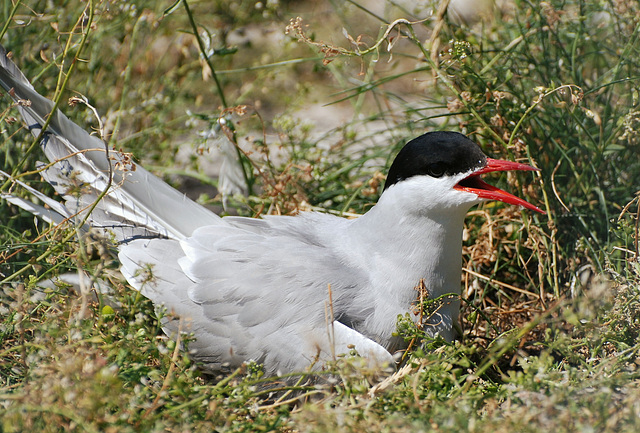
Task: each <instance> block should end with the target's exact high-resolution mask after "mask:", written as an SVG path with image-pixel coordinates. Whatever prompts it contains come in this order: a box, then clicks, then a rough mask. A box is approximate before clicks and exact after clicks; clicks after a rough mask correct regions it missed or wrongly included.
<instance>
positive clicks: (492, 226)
mask: <svg viewBox="0 0 640 433" xmlns="http://www.w3.org/2000/svg"><path fill="white" fill-rule="evenodd" d="M294 3H295V2H292V3H291V4H289V2H280V3H278V2H262V3H261V5H262V6H261V7H259V6H256V4H255V2H226V1H214V2H207V3H206V4H205V3H204V2H196V1H190V2H189V3H188V5H189V9H186V8H185V7H184V4H182V3H176V4H175V5H174V6H175V7H174V8H171V9H167V8H168V7H169V6H170V5H168V4H164V5H158V4H157V3H156V2H145V1H136V2H94V3H86V2H68V3H67V4H66V5H65V6H64V7H59V6H55V7H54V6H53V5H50V4H49V3H47V2H39V1H33V2H28V3H26V2H25V4H19V5H18V6H17V7H16V8H13V7H12V6H11V4H9V2H5V4H4V5H3V6H2V7H1V8H0V17H1V21H0V22H1V23H2V24H3V25H4V24H5V23H6V24H7V25H6V26H5V27H4V28H5V30H4V37H3V39H2V43H3V44H4V45H5V46H6V47H7V48H8V49H9V50H11V51H12V52H13V58H14V61H15V62H16V63H17V64H18V65H19V66H20V68H21V69H22V70H23V71H24V72H25V74H26V75H27V77H29V78H30V79H31V80H32V81H33V83H34V86H35V87H36V89H37V90H38V91H40V92H41V93H42V94H44V95H46V96H47V97H49V98H51V99H56V98H58V99H59V100H60V107H61V109H62V110H63V111H64V112H65V113H66V114H67V115H68V116H69V117H71V118H72V119H74V120H75V121H76V122H78V123H79V124H80V125H81V126H82V127H84V128H86V129H88V130H89V129H91V128H95V127H96V126H97V122H96V119H95V117H94V115H93V113H92V112H91V111H90V110H88V109H86V108H85V107H83V106H82V105H77V106H75V107H69V106H67V104H66V101H67V99H68V98H69V97H71V96H75V94H76V92H79V93H81V94H83V95H85V96H86V97H87V98H88V99H89V102H90V103H91V105H93V106H95V107H96V109H97V111H98V113H100V115H102V116H103V119H102V121H103V123H104V125H105V128H106V132H107V137H106V138H107V140H108V141H109V142H110V143H111V144H112V145H114V146H116V147H117V148H119V149H120V148H122V149H123V150H125V151H130V152H133V153H134V155H135V156H136V157H137V158H139V160H140V163H141V164H143V165H144V166H146V167H148V168H149V167H152V169H153V171H154V172H156V173H158V174H159V175H163V176H165V177H166V179H167V181H169V182H171V183H172V184H174V185H176V186H178V187H181V188H183V189H185V190H191V191H192V192H191V194H192V195H193V197H194V198H197V199H199V200H200V202H202V203H204V204H206V205H208V206H212V207H214V208H215V209H219V210H221V211H223V210H222V200H221V197H220V196H219V195H217V190H216V186H217V180H216V179H213V178H211V177H210V176H211V175H212V174H215V173H216V169H215V167H214V168H212V167H211V163H210V162H208V161H207V155H208V154H209V152H210V151H212V152H213V151H215V148H216V146H218V145H219V141H216V140H231V141H235V144H237V145H238V147H239V149H240V150H241V152H240V155H241V159H242V161H243V167H244V170H245V173H246V180H247V181H248V182H249V185H250V187H251V191H252V194H251V195H250V196H249V197H230V198H229V200H228V203H227V208H226V210H225V211H226V212H229V213H239V214H242V215H252V216H253V215H261V214H266V213H284V214H289V213H295V212H296V211H298V210H309V209H314V210H320V209H322V210H324V211H328V212H333V213H336V214H343V215H351V214H359V213H363V212H365V211H366V210H367V209H368V208H369V207H370V206H371V204H372V203H373V202H375V200H376V198H377V197H378V195H379V193H380V191H381V188H382V185H383V175H382V173H383V172H384V170H385V167H386V166H388V163H389V161H390V158H392V157H393V155H394V152H395V151H396V150H398V149H399V148H400V147H401V146H402V145H403V144H404V143H405V142H406V141H407V140H408V139H409V138H412V137H414V136H417V135H419V134H421V133H422V132H424V131H425V130H434V129H449V130H459V131H462V132H465V133H466V134H468V135H470V136H471V137H472V138H473V139H474V140H475V141H477V142H478V143H479V144H481V145H482V147H483V149H484V150H485V152H487V153H488V154H490V155H491V156H493V157H504V158H509V159H517V160H523V161H525V162H529V163H531V164H534V165H535V166H537V167H539V168H540V169H541V171H540V174H539V175H533V174H528V175H526V176H525V175H522V176H511V175H509V176H507V175H505V176H503V177H502V178H499V179H492V182H493V183H494V184H502V186H503V187H505V188H507V189H509V190H510V191H512V192H514V193H516V194H517V195H519V196H523V197H525V198H526V199H527V200H529V201H531V202H533V203H535V204H537V205H539V206H540V207H541V208H543V209H544V210H545V211H547V215H545V216H541V215H532V214H531V213H529V212H523V211H521V210H520V209H514V208H513V207H510V206H506V205H504V204H501V203H497V204H496V203H492V204H486V205H484V206H481V207H479V208H478V209H474V210H472V212H471V213H470V215H469V217H468V219H467V227H466V230H465V240H464V246H463V248H464V266H463V267H464V271H463V282H462V296H463V315H462V316H463V321H462V328H463V331H464V335H463V337H462V339H461V340H460V341H458V342H455V343H453V344H446V343H444V342H441V341H432V342H427V343H425V344H424V345H423V344H415V345H413V346H412V347H414V348H415V350H413V352H412V354H411V356H410V357H408V359H407V360H406V362H405V364H404V365H403V367H402V368H401V369H400V370H399V372H398V374H396V375H395V376H393V377H392V378H391V379H390V380H388V381H386V382H383V384H382V385H378V386H377V387H376V386H374V387H372V385H374V383H375V382H376V379H375V378H374V377H372V376H371V375H370V372H367V371H366V369H364V368H362V366H361V365H358V364H357V361H349V360H339V361H337V362H336V363H335V365H331V366H330V368H329V371H328V372H330V373H331V374H330V375H329V374H327V377H324V380H321V381H320V383H317V384H313V383H309V382H308V381H307V379H308V378H307V377H306V375H305V374H304V373H305V372H300V374H301V375H299V376H296V377H294V378H286V379H282V380H279V381H277V382H276V383H269V381H270V379H268V378H264V377H263V376H262V374H261V371H260V368H259V366H255V365H249V366H247V368H245V369H241V370H238V371H235V372H229V373H227V374H224V375H220V376H218V377H210V376H208V375H207V374H205V373H203V372H202V371H201V370H200V369H198V367H197V365H194V364H193V363H192V362H191V360H190V359H189V357H188V341H182V342H180V343H181V344H176V343H175V342H174V341H171V340H169V339H167V338H165V337H164V336H163V334H162V332H161V329H160V325H159V322H158V319H157V318H156V313H155V312H154V310H153V307H152V306H151V305H150V303H149V302H148V301H147V300H145V299H144V298H143V297H141V296H140V295H138V294H137V292H135V291H133V290H131V289H130V288H128V287H127V285H126V283H125V282H124V281H123V280H122V278H121V277H119V275H118V273H117V267H118V266H117V263H116V261H115V259H114V255H113V254H112V251H111V246H110V245H109V243H108V242H103V241H96V240H95V239H92V238H90V237H89V238H80V239H77V237H75V236H74V233H73V232H72V231H71V230H72V228H68V227H67V228H64V229H52V228H50V227H48V226H47V225H46V224H43V223H42V222H37V221H34V218H33V217H32V216H30V215H28V214H27V213H25V212H23V211H20V210H18V209H16V208H15V207H13V206H9V205H8V204H7V203H5V202H3V203H2V206H1V207H0V220H1V221H2V225H1V227H0V244H1V246H0V278H1V279H2V280H4V281H3V283H2V294H1V295H0V319H1V324H0V343H1V344H0V418H1V419H2V421H1V422H2V424H1V425H0V428H1V429H2V430H3V431H176V432H177V431H214V430H217V431H268V430H278V431H317V432H330V431H345V432H346V431H354V432H355V431H385V430H388V431H398V432H403V431H407V432H409V431H412V432H413V431H426V430H430V429H432V430H434V431H451V432H458V431H467V430H472V431H479V432H484V431H486V432H502V431H505V432H511V431H532V432H534V431H547V430H554V431H580V430H582V429H587V430H589V431H611V432H618V431H629V432H632V431H637V430H638V427H639V426H638V419H640V411H639V410H638V406H637V403H636V402H637V400H638V398H639V397H640V392H639V391H638V379H639V378H640V375H639V374H638V368H639V367H638V366H639V365H640V361H639V359H640V358H639V357H638V348H639V347H640V346H638V344H637V339H638V336H639V335H640V313H639V311H640V304H639V297H640V295H639V292H638V287H639V285H640V275H639V274H640V268H639V267H638V262H637V254H638V244H637V239H638V222H637V217H638V201H637V192H636V191H637V189H638V185H639V184H640V163H639V161H640V160H639V159H638V158H637V153H638V151H639V150H640V149H639V148H638V144H639V143H640V138H639V137H640V136H639V135H638V125H639V122H638V119H639V118H640V115H639V114H638V113H639V112H640V110H639V109H638V103H639V100H638V83H639V82H640V77H639V76H638V73H637V71H638V70H640V68H639V66H640V65H639V63H640V55H639V52H638V50H639V47H640V44H638V38H639V37H640V19H639V18H638V17H639V16H640V10H639V9H638V5H637V2H632V1H627V2H625V1H616V2H581V1H579V0H572V1H565V2H560V1H553V2H542V3H538V2H526V1H523V2H515V3H514V5H513V10H511V11H509V12H504V13H499V12H495V14H494V15H495V16H494V17H493V20H489V21H486V22H485V23H484V24H478V25H477V26H474V27H473V28H471V29H469V28H468V27H461V26H457V25H455V24H454V23H452V22H449V21H448V20H447V19H446V17H445V19H444V21H442V22H441V23H440V24H443V26H442V27H441V28H440V30H439V32H438V33H437V35H436V37H432V34H431V31H432V30H433V29H434V28H439V26H438V18H437V17H438V16H437V15H436V18H434V19H431V20H427V21H424V22H418V20H417V19H415V18H413V17H409V16H408V15H406V14H404V13H403V14H401V15H397V16H396V15H393V16H391V17H388V19H389V21H390V22H391V21H393V19H395V18H399V17H400V16H402V17H406V18H407V20H405V21H397V22H395V24H394V25H392V26H389V23H383V22H382V21H380V20H379V19H378V18H377V17H378V15H377V14H376V13H374V12H373V11H370V10H367V9H366V7H364V6H363V5H359V6H357V7H356V6H354V5H357V2H344V4H342V5H337V4H334V3H331V4H327V5H325V6H326V7H325V8H324V9H323V8H319V9H313V8H311V12H309V11H308V10H305V9H304V8H303V10H302V11H300V10H298V9H297V8H296V5H295V4H294ZM89 5H91V6H92V11H91V13H92V14H93V15H91V21H92V22H91V23H89V16H90V14H89V9H88V8H89ZM83 14H85V15H84V18H83V19H81V17H83ZM298 14H300V15H303V16H304V21H303V25H308V26H309V27H301V28H302V29H303V30H304V35H305V36H304V37H303V36H302V35H298V36H299V37H295V38H294V37H291V36H282V33H284V30H285V27H286V26H287V24H289V23H290V19H291V18H295V17H296V16H297V15H298ZM425 16H426V15H425ZM87 24H91V25H89V26H87ZM194 26H195V27H196V28H198V29H199V30H200V41H198V40H196V39H195V38H194V37H193V35H192V31H193V27H194ZM378 26H379V28H380V30H378ZM342 27H344V31H342V29H341V28H342ZM274 29H276V30H277V32H279V33H277V34H275V35H279V36H277V37H275V36H274V33H273V31H274ZM337 29H340V30H337ZM261 31H263V32H262V33H260V32H261ZM243 32H244V33H243ZM247 32H248V33H250V32H258V33H257V34H258V35H259V36H258V37H256V36H254V37H253V39H251V38H247V39H246V40H245V39H243V38H242V36H243V35H244V34H246V33H247ZM385 32H386V33H385ZM345 33H346V34H348V35H349V36H348V37H345ZM291 34H293V33H292V32H291ZM327 35H328V36H327ZM360 35H362V36H361V37H360ZM85 37H86V40H85ZM234 38H235V39H234ZM305 38H306V39H305ZM298 39H300V40H298ZM83 40H85V42H82V41H83ZM230 40H231V41H236V42H235V43H236V45H235V46H232V44H231V43H230V42H229V41H230ZM243 41H244V42H243ZM247 41H248V42H247ZM258 41H260V42H263V41H268V42H267V43H265V44H264V45H261V44H259V43H258ZM425 41H426V42H425ZM433 41H437V42H438V49H437V52H435V54H437V55H433V54H434V52H432V51H430V48H431V47H432V45H430V43H431V42H433ZM82 43H84V47H81V44H82ZM376 44H378V45H376ZM371 47H376V49H371ZM79 48H82V49H81V50H80V52H79ZM212 49H213V51H212ZM203 50H204V51H205V53H206V54H207V55H210V57H209V63H210V64H209V65H207V64H206V62H204V61H203V60H202V58H203V57H202V51H203ZM212 52H213V54H212ZM323 57H324V58H325V62H324V64H323V62H322V58H323ZM265 65H266V66H265ZM61 71H62V72H61ZM67 78H68V80H67ZM216 78H217V79H218V83H219V86H218V85H216V83H215V81H216V80H215V79H216ZM65 80H66V81H65ZM2 101H4V104H3V105H2V107H1V111H0V120H1V121H2V123H1V127H0V131H1V133H2V139H1V140H2V141H1V143H2V146H1V147H0V169H1V170H3V171H6V172H8V173H11V174H13V175H14V176H17V177H20V179H21V180H23V181H25V182H27V183H29V184H30V185H31V186H33V187H35V188H37V189H39V190H42V191H44V192H46V193H48V194H50V195H51V194H53V193H52V189H51V188H50V187H48V186H47V185H46V184H43V182H42V181H41V179H40V178H39V176H38V175H37V174H35V173H32V170H33V169H34V167H35V163H36V161H37V160H39V159H43V156H42V155H40V154H39V149H38V146H37V145H36V146H33V143H34V142H35V141H34V137H32V136H31V135H30V134H28V132H27V131H26V130H25V129H23V128H22V126H21V124H20V122H15V121H14V119H13V118H14V117H16V118H17V117H18V114H17V112H16V111H15V110H13V109H11V107H10V106H9V105H10V104H9V103H8V101H9V99H8V98H6V97H4V98H3V99H2ZM316 102H320V103H322V104H330V103H333V105H330V106H328V107H323V108H322V110H327V111H322V112H321V113H322V114H321V116H316V117H314V118H309V119H300V117H299V116H297V113H298V112H304V113H308V112H307V111H303V109H305V108H308V106H309V105H310V104H311V103H316ZM245 106H246V107H245ZM224 108H229V109H230V110H228V111H226V112H225V113H224V114H225V115H226V120H227V121H228V122H229V125H232V126H233V128H232V129H229V130H223V129H221V128H220V127H219V119H220V117H221V115H222V114H223V113H222V111H221V110H224ZM330 110H334V111H335V112H338V113H340V114H339V115H338V116H337V117H338V118H340V120H341V121H339V122H337V124H335V125H334V126H335V127H332V128H330V129H328V130H318V128H315V127H314V124H313V123H314V120H315V121H320V120H322V117H323V116H326V115H327V114H326V113H328V112H329V111H330ZM216 128H217V129H216ZM212 130H215V131H216V133H217V134H218V135H217V136H216V137H217V138H216V140H213V141H207V140H205V139H204V138H203V135H206V134H203V133H205V132H207V131H212ZM3 183H4V181H3ZM10 188H11V191H12V192H13V193H15V194H23V193H24V192H23V191H20V189H19V188H17V187H13V186H11V185H10V183H4V185H3V192H5V191H8V190H9V189H10ZM193 191H195V192H193ZM65 239H69V240H70V241H68V242H65ZM77 269H83V270H84V271H86V272H87V273H88V274H89V275H91V276H92V278H94V279H96V280H101V281H105V282H108V283H109V286H110V287H111V288H112V293H111V294H110V295H109V296H106V295H101V296H98V297H97V298H94V297H93V296H88V295H87V294H84V295H82V294H78V293H76V292H73V291H70V290H69V289H68V288H67V287H66V286H65V285H60V286H51V285H49V287H48V288H46V289H43V288H41V287H39V286H40V285H42V284H43V283H44V282H45V281H47V280H48V279H50V278H52V277H53V276H55V275H58V274H62V273H64V272H67V271H71V272H76V271H77ZM401 331H402V332H403V333H404V334H405V336H406V338H408V339H411V338H414V337H416V336H419V335H420V332H419V330H416V329H413V330H412V329H411V327H406V326H405V327H403V328H402V329H401ZM412 332H413V334H412ZM187 340H188V339H187ZM299 379H300V380H299ZM299 396H304V397H300V398H298V397H299Z"/></svg>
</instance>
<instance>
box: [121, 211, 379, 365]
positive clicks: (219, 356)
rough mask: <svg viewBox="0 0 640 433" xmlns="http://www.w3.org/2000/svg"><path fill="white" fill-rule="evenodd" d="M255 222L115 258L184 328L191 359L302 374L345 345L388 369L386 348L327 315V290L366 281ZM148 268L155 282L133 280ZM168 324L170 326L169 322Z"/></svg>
mask: <svg viewBox="0 0 640 433" xmlns="http://www.w3.org/2000/svg"><path fill="white" fill-rule="evenodd" d="M224 220H226V218H225V219H224ZM224 220H223V221H224ZM254 221H260V220H247V221H246V223H247V224H249V225H251V226H252V227H253V228H254V231H250V230H245V229H242V228H239V227H234V226H232V225H216V226H207V227H203V228H200V229H198V230H196V231H195V232H194V234H193V236H192V237H190V238H188V239H186V240H183V241H180V242H177V241H170V240H159V239H158V240H151V241H146V240H139V241H135V242H132V243H131V244H129V245H127V246H126V247H124V248H123V249H122V251H121V253H120V259H121V261H122V263H123V272H124V273H125V275H126V276H127V277H128V278H129V279H130V281H132V282H133V284H134V285H135V286H137V287H138V288H139V289H140V290H141V292H142V293H143V294H144V295H145V296H147V297H149V298H150V299H152V301H153V302H154V303H156V304H164V305H165V306H166V307H167V309H168V310H169V311H174V312H175V313H176V314H177V315H178V316H180V317H182V318H183V325H184V324H187V323H188V326H189V328H186V327H185V328H183V329H184V330H190V331H191V332H194V334H195V336H196V339H197V341H196V342H195V343H194V344H192V346H191V347H192V348H194V349H195V350H196V351H197V354H196V357H198V358H200V359H202V360H203V361H204V362H206V363H209V364H211V365H212V367H213V368H216V366H219V365H222V364H224V363H229V364H230V365H231V366H237V365H239V364H240V363H241V362H243V361H247V360H254V361H256V362H259V363H263V364H264V365H265V369H266V371H267V372H268V373H269V374H273V373H276V372H291V371H304V370H305V369H307V368H308V367H309V366H310V365H312V364H313V363H314V362H316V364H315V368H318V367H319V366H320V365H321V364H322V361H325V360H327V359H330V358H331V357H332V356H333V355H334V354H340V353H347V352H349V351H350V350H351V347H352V346H355V350H356V351H358V352H359V353H360V354H362V355H364V356H368V357H370V359H371V360H372V362H373V364H375V365H378V364H379V365H382V364H383V363H391V362H392V358H391V355H390V354H389V352H388V351H386V349H384V348H383V347H382V346H380V345H378V344H377V343H375V342H373V341H372V340H370V339H368V338H366V337H365V336H363V335H362V334H360V333H358V332H357V331H355V330H353V329H351V328H348V327H347V326H345V325H343V324H341V323H339V322H337V321H336V322H335V323H332V321H331V317H330V315H329V314H328V312H329V309H328V306H329V303H328V300H329V296H328V287H329V285H331V287H332V290H336V291H345V290H348V289H349V287H350V286H353V285H355V284H357V283H358V282H360V283H362V279H363V276H362V275H360V274H359V273H358V272H357V271H356V270H353V269H348V268H341V264H340V263H339V262H338V261H336V257H334V256H333V255H332V254H331V252H330V251H328V250H327V249H326V248H323V247H321V246H320V245H311V244H309V243H304V242H302V241H301V240H300V239H298V238H296V237H291V236H284V235H273V233H272V236H267V235H264V234H260V233H257V232H259V230H257V229H256V227H258V226H261V225H262V226H264V227H267V226H269V224H268V223H264V222H262V223H255V222H254ZM234 223H236V225H242V224H238V221H234ZM145 263H151V264H155V266H154V269H152V271H151V272H152V274H153V277H152V278H149V277H148V276H146V275H144V273H143V274H139V275H138V276H133V274H134V273H135V270H136V269H141V268H142V269H144V267H145V265H144V264H145ZM167 327H168V328H169V331H172V332H175V331H176V330H177V329H176V322H173V324H168V326H167Z"/></svg>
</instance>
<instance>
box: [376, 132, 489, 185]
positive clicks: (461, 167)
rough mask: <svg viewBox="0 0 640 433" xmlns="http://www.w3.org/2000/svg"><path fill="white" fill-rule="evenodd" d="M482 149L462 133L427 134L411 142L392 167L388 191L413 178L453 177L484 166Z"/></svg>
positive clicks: (484, 156)
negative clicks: (398, 183)
mask: <svg viewBox="0 0 640 433" xmlns="http://www.w3.org/2000/svg"><path fill="white" fill-rule="evenodd" d="M486 161H487V156H486V155H485V154H484V153H482V150H481V149H480V146H478V145H477V144H476V143H474V142H473V141H471V140H469V139H468V138H467V137H465V136H464V135H462V134H460V133H459V132H448V131H434V132H427V133H426V134H424V135H421V136H420V137H418V138H414V139H413V140H411V141H410V142H408V143H407V144H406V145H405V146H404V147H403V148H402V150H401V151H400V153H398V156H396V159H395V160H394V161H393V164H391V168H390V169H389V174H388V175H387V181H386V182H385V185H384V189H385V190H386V189H387V188H389V187H390V186H391V185H393V184H395V183H397V182H400V181H402V180H405V179H409V178H410V177H412V176H420V175H427V176H432V177H442V176H452V175H455V174H459V173H466V172H468V171H470V170H473V169H476V168H480V167H484V166H485V165H486Z"/></svg>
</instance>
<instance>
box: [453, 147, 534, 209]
mask: <svg viewBox="0 0 640 433" xmlns="http://www.w3.org/2000/svg"><path fill="white" fill-rule="evenodd" d="M511 170H520V171H532V170H533V171H538V169H537V168H534V167H531V166H530V165H527V164H520V163H519V162H512V161H503V160H499V159H492V158H487V165H486V166H484V167H483V168H481V169H479V170H477V171H475V172H473V173H472V174H471V175H470V176H468V177H466V178H464V179H462V180H461V181H460V182H458V183H457V184H456V185H455V186H454V188H455V189H457V190H459V191H466V192H471V193H473V194H476V195H477V196H478V197H481V198H486V199H487V200H498V201H502V202H505V203H509V204H515V205H519V206H523V207H526V208H527V209H530V210H534V211H536V212H540V213H545V212H544V211H543V210H542V209H540V208H538V207H537V206H534V205H532V204H531V203H528V202H526V201H524V200H523V199H521V198H519V197H516V196H515V195H512V194H509V193H508V192H506V191H503V190H501V189H500V188H496V187H495V186H493V185H489V184H488V183H486V182H485V181H483V180H482V179H480V175H481V174H484V173H490V172H492V171H511Z"/></svg>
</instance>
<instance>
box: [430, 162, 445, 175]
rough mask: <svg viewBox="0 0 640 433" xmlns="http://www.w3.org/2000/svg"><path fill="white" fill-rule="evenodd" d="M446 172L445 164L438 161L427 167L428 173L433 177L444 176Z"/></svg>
mask: <svg viewBox="0 0 640 433" xmlns="http://www.w3.org/2000/svg"><path fill="white" fill-rule="evenodd" d="M444 172H445V167H444V164H442V163H440V162H436V163H434V164H430V165H429V166H428V167H427V174H428V175H429V176H431V177H442V175H443V174H444Z"/></svg>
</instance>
